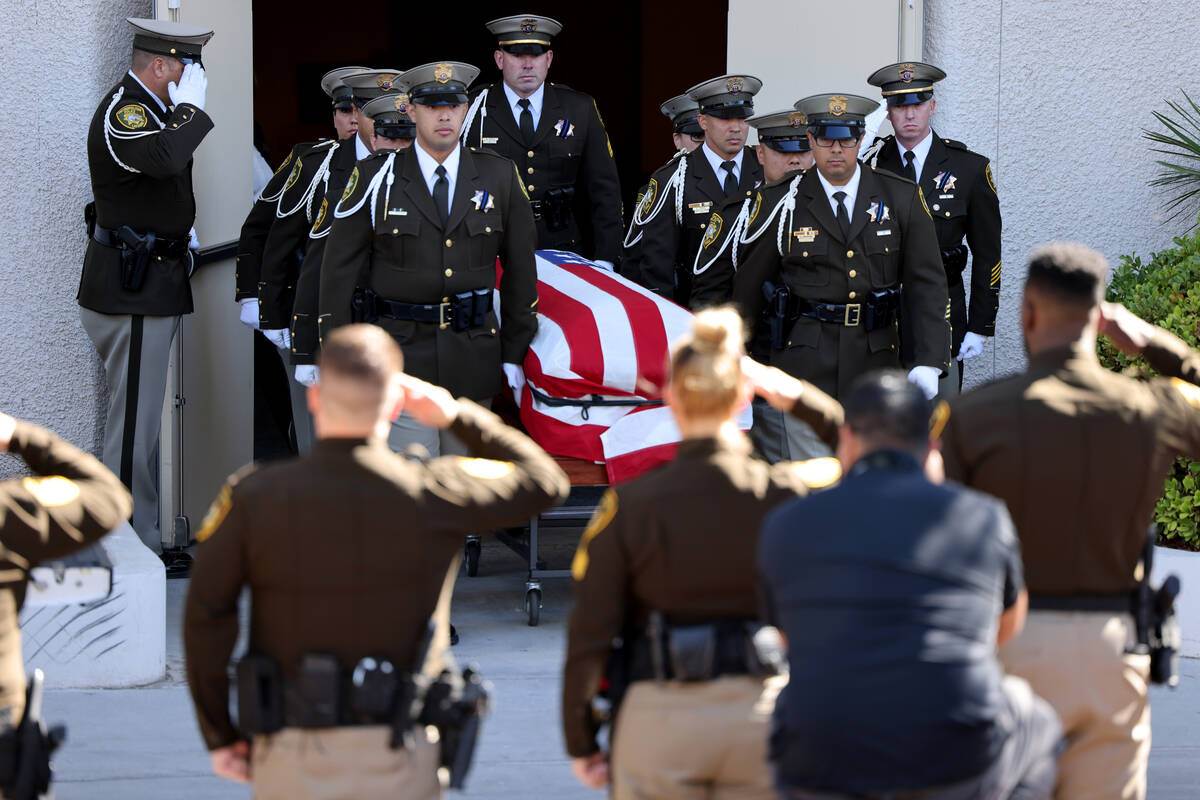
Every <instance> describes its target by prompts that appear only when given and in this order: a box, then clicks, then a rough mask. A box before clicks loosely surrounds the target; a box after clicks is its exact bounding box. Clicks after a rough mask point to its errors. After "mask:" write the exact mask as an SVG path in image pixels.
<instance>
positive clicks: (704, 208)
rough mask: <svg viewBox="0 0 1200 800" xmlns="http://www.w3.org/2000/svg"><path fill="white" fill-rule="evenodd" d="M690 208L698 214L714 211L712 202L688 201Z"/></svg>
mask: <svg viewBox="0 0 1200 800" xmlns="http://www.w3.org/2000/svg"><path fill="white" fill-rule="evenodd" d="M688 208H690V209H691V210H692V211H693V212H695V213H697V214H707V213H708V212H710V211H712V203H688Z"/></svg>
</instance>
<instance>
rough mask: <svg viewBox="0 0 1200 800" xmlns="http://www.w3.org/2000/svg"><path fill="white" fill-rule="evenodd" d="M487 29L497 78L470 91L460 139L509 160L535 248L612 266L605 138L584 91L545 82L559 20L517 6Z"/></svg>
mask: <svg viewBox="0 0 1200 800" xmlns="http://www.w3.org/2000/svg"><path fill="white" fill-rule="evenodd" d="M487 29H488V31H489V32H490V33H491V34H492V35H494V36H495V37H496V52H495V59H496V67H497V68H498V69H499V70H500V71H501V73H503V80H502V81H501V82H500V83H498V84H497V83H494V84H491V85H489V86H486V87H484V88H483V89H481V90H479V91H478V93H477V94H476V95H475V98H474V102H473V103H472V105H471V110H472V113H471V114H468V119H467V122H466V124H465V125H464V127H463V144H465V145H468V146H471V147H476V148H479V149H480V150H491V151H492V152H495V153H499V154H500V155H502V156H505V157H507V158H510V159H512V160H513V161H514V162H515V163H516V165H517V171H518V172H519V173H520V175H521V179H522V181H523V182H524V186H525V191H526V192H527V193H528V194H529V197H530V205H531V207H532V208H533V213H534V218H535V219H536V221H537V246H538V247H539V248H541V249H544V250H546V249H550V250H570V251H572V252H576V253H579V254H580V255H582V256H584V257H587V258H591V259H592V260H594V261H596V262H597V263H600V264H602V265H603V266H605V267H607V268H608V269H610V270H611V269H612V268H613V265H614V264H615V263H616V262H617V260H618V259H619V257H620V255H621V234H622V232H623V230H622V225H621V187H620V184H619V181H618V179H617V165H616V163H615V162H614V161H613V153H612V144H610V143H609V140H608V133H607V131H605V130H604V121H603V120H602V119H601V118H600V111H599V109H598V108H597V107H596V101H595V100H593V99H592V98H591V96H590V95H586V94H584V93H583V92H577V91H575V90H574V89H568V88H567V87H566V86H558V85H555V84H553V83H547V82H546V73H547V71H548V70H549V69H550V62H551V61H553V60H554V51H553V50H552V49H551V42H552V40H553V38H554V37H555V36H557V35H558V33H559V31H561V30H562V25H561V24H560V23H559V22H558V21H557V20H553V19H551V18H550V17H539V16H537V15H535V14H518V15H516V16H513V17H504V18H502V19H494V20H492V21H491V22H489V23H487ZM588 244H590V245H591V247H586V245H588ZM585 250H586V251H587V252H584V251H585Z"/></svg>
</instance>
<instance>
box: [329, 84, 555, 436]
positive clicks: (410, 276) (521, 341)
mask: <svg viewBox="0 0 1200 800" xmlns="http://www.w3.org/2000/svg"><path fill="white" fill-rule="evenodd" d="M478 74H479V70H478V69H477V68H475V67H472V66H470V65H469V64H461V63H458V62H440V63H434V64H425V65H423V66H421V67H417V68H415V69H411V70H409V71H408V72H406V73H404V74H403V75H402V76H400V78H399V81H400V82H401V83H402V84H403V85H405V86H407V87H410V88H409V91H410V92H411V105H410V106H409V109H408V113H409V115H410V116H411V117H412V119H413V121H414V122H415V123H416V128H417V141H416V144H415V145H414V146H413V147H411V148H409V149H408V150H404V151H402V152H394V151H388V152H384V151H380V152H378V153H376V154H375V155H374V156H372V157H371V158H368V159H364V160H363V161H361V162H359V164H358V166H357V167H356V170H355V172H354V173H352V174H351V176H350V180H349V182H348V183H347V184H346V190H345V191H344V192H343V193H342V198H341V200H340V201H339V202H338V204H337V208H336V209H335V210H334V212H333V215H334V217H335V219H334V222H333V227H332V232H331V233H330V238H329V244H328V245H327V246H326V250H325V260H324V263H323V264H322V265H321V293H320V311H321V317H320V320H319V326H320V331H321V336H322V338H324V337H326V336H327V335H328V333H329V331H331V330H333V329H334V328H336V327H338V326H340V325H344V324H346V323H347V322H350V321H351V320H352V319H361V320H365V321H378V323H379V324H380V325H382V326H383V328H384V329H385V330H387V331H388V332H389V333H391V334H392V335H393V336H394V337H396V341H397V342H398V343H399V344H400V346H401V347H402V348H404V355H405V360H406V362H407V363H408V365H409V371H410V373H411V374H413V375H415V376H416V377H418V378H421V379H422V380H427V381H429V382H431V383H434V384H436V385H439V386H442V387H444V388H446V389H448V390H450V391H451V392H452V393H453V394H455V395H462V396H465V397H470V398H472V399H474V400H476V401H480V402H485V403H486V402H488V401H490V399H491V397H492V396H493V395H495V394H496V393H497V392H498V391H500V389H501V388H502V387H503V385H504V383H505V376H506V375H508V376H509V378H508V380H509V382H510V383H511V382H512V381H513V380H515V375H514V373H516V372H518V371H519V370H520V367H519V365H520V364H521V363H523V362H524V360H525V352H526V350H528V349H529V343H530V342H531V341H532V340H533V335H534V333H535V332H536V330H537V315H536V312H535V306H536V305H537V271H536V267H535V265H534V256H533V249H534V243H535V241H536V238H537V233H536V230H535V228H534V222H533V212H532V211H531V210H530V207H529V202H528V197H527V196H526V195H525V191H524V186H523V184H522V182H521V176H520V175H518V174H517V171H516V168H515V167H514V166H513V163H512V162H511V161H509V160H508V159H506V158H504V157H503V156H499V155H496V154H495V153H493V152H490V151H488V150H477V149H476V148H467V147H465V146H463V145H461V144H459V140H458V136H459V133H460V131H461V126H462V123H463V119H464V117H465V116H466V113H467V87H468V86H470V84H471V81H472V80H474V79H475V76H476V75H478ZM497 258H499V259H500V263H501V266H502V267H503V270H504V273H503V277H502V278H501V279H500V314H501V316H502V319H503V325H501V324H500V321H499V320H498V319H497V315H496V312H495V310H494V309H493V307H492V306H493V301H492V297H493V289H494V288H495V287H496V259H497ZM389 442H390V443H391V444H392V446H393V447H394V448H395V449H397V450H402V449H404V448H406V447H407V446H408V445H410V444H413V443H414V442H417V443H420V444H422V445H424V446H425V449H426V450H428V451H429V452H430V453H433V454H435V455H436V454H439V453H446V452H461V443H459V442H456V441H454V440H453V438H452V437H451V436H448V435H445V434H444V433H443V434H441V435H439V432H438V431H433V430H431V429H429V428H428V426H424V425H421V424H420V423H419V422H417V421H415V420H413V419H412V418H410V417H408V416H405V415H402V416H401V417H399V418H398V419H397V420H396V422H395V423H394V424H393V429H392V436H391V437H390V439H389Z"/></svg>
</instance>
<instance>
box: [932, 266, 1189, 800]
mask: <svg viewBox="0 0 1200 800" xmlns="http://www.w3.org/2000/svg"><path fill="white" fill-rule="evenodd" d="M1107 276H1108V263H1107V261H1106V260H1105V258H1104V256H1103V255H1101V254H1100V253H1098V252H1096V251H1095V250H1092V249H1091V248H1088V247H1084V246H1082V245H1078V244H1070V243H1059V244H1052V245H1047V246H1045V247H1042V248H1039V249H1038V250H1036V251H1034V253H1033V254H1032V255H1031V256H1030V260H1029V277H1028V279H1027V281H1026V283H1025V292H1024V296H1023V298H1022V302H1021V329H1022V332H1023V333H1024V338H1025V349H1026V351H1027V352H1028V353H1029V367H1028V369H1027V370H1026V372H1025V373H1024V374H1022V375H1016V376H1013V377H1010V378H1006V379H1004V380H1002V381H998V382H996V383H992V384H990V385H988V386H986V387H984V388H982V389H979V390H977V391H973V392H968V393H967V394H964V395H962V396H961V397H958V398H955V399H954V400H953V401H952V402H951V404H950V418H949V421H948V423H947V425H946V429H945V432H944V433H943V435H942V454H943V460H944V461H945V465H946V467H945V468H946V477H948V478H952V479H953V480H956V481H958V482H960V483H962V484H964V485H966V486H970V487H972V488H974V489H979V490H981V491H984V492H987V493H988V494H991V495H994V496H996V497H998V498H1000V499H1001V500H1003V501H1004V502H1005V503H1006V504H1007V506H1008V510H1009V512H1010V513H1011V514H1012V518H1013V522H1015V523H1016V526H1017V535H1018V536H1019V537H1020V539H1021V551H1022V553H1023V554H1024V561H1025V581H1026V584H1027V586H1028V587H1029V608H1030V613H1029V619H1028V621H1027V623H1026V625H1025V631H1024V632H1023V633H1022V634H1021V635H1020V636H1019V637H1018V638H1016V639H1014V640H1013V641H1012V642H1010V643H1009V644H1008V645H1006V646H1005V647H1004V648H1002V649H1001V650H1000V659H1001V661H1003V662H1004V667H1005V669H1006V670H1007V671H1008V672H1010V673H1012V674H1014V675H1020V676H1021V677H1023V678H1025V679H1026V680H1028V681H1029V683H1030V685H1031V686H1033V688H1034V690H1035V691H1036V692H1037V693H1038V694H1040V695H1041V696H1042V697H1044V698H1046V700H1047V701H1049V703H1050V705H1052V706H1054V709H1055V710H1056V711H1057V712H1058V714H1059V716H1060V717H1061V718H1062V722H1063V730H1064V733H1065V734H1066V742H1067V747H1066V750H1065V752H1064V753H1063V756H1062V760H1061V761H1060V763H1059V781H1058V788H1057V791H1056V793H1055V796H1057V797H1064V798H1066V797H1070V798H1077V797H1078V798H1101V797H1103V798H1122V799H1123V800H1129V799H1130V798H1143V797H1145V796H1146V763H1147V758H1148V757H1149V754H1150V703H1149V698H1147V696H1146V685H1147V682H1148V680H1149V670H1150V657H1149V656H1148V655H1146V654H1145V653H1144V652H1142V653H1141V654H1138V652H1137V650H1136V649H1135V646H1136V644H1137V638H1138V637H1137V635H1136V626H1135V624H1134V620H1133V618H1132V617H1131V615H1130V611H1131V602H1130V600H1131V591H1132V590H1133V589H1134V588H1135V587H1137V586H1138V582H1139V577H1138V576H1139V572H1140V571H1141V570H1140V567H1139V559H1140V558H1141V556H1142V553H1143V546H1144V544H1145V540H1146V526H1147V525H1148V524H1149V523H1150V521H1151V518H1152V516H1153V512H1154V504H1155V502H1156V501H1157V499H1158V497H1159V496H1160V495H1161V493H1162V485H1163V479H1164V478H1165V477H1166V475H1167V473H1168V472H1169V471H1170V470H1171V468H1172V464H1174V463H1175V459H1176V458H1177V457H1178V456H1187V457H1189V458H1197V457H1200V386H1196V385H1195V384H1194V383H1191V382H1190V381H1195V380H1196V379H1197V377H1198V376H1197V374H1196V371H1195V365H1196V363H1197V359H1198V358H1200V353H1197V352H1196V350H1194V349H1192V348H1190V347H1188V346H1187V345H1186V344H1184V343H1183V342H1182V341H1180V340H1179V339H1178V338H1176V337H1175V336H1173V335H1172V334H1170V333H1168V332H1167V331H1165V330H1163V329H1162V328H1157V327H1155V326H1153V325H1150V324H1149V323H1146V322H1143V321H1142V320H1140V319H1138V318H1137V317H1136V316H1134V315H1133V314H1131V313H1130V312H1129V311H1127V310H1126V309H1125V308H1123V307H1122V306H1120V305H1115V304H1112V303H1103V302H1101V299H1102V298H1103V296H1104V284H1105V280H1106V279H1107ZM1098 334H1102V335H1104V336H1106V337H1108V339H1109V340H1110V341H1111V342H1112V343H1113V345H1115V346H1116V347H1117V348H1118V349H1120V350H1121V351H1123V352H1125V353H1127V354H1129V355H1131V356H1142V357H1144V358H1145V359H1146V361H1147V362H1148V363H1149V364H1150V366H1151V367H1152V368H1153V369H1154V370H1155V371H1156V372H1158V373H1159V374H1160V375H1161V376H1163V377H1161V378H1157V379H1155V380H1152V381H1145V382H1142V381H1137V380H1134V379H1132V378H1129V377H1125V376H1122V375H1116V374H1113V373H1111V372H1109V371H1108V370H1106V369H1104V367H1102V366H1101V365H1100V362H1099V361H1098V360H1097V358H1096V337H1097V335H1098ZM1147 610H1148V609H1147Z"/></svg>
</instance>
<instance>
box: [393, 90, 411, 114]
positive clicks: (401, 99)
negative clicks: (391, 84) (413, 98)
mask: <svg viewBox="0 0 1200 800" xmlns="http://www.w3.org/2000/svg"><path fill="white" fill-rule="evenodd" d="M408 99H409V98H408V95H406V94H398V95H396V99H395V101H394V102H393V105H394V106H395V107H396V110H397V111H399V112H400V113H401V114H407V113H408Z"/></svg>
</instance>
